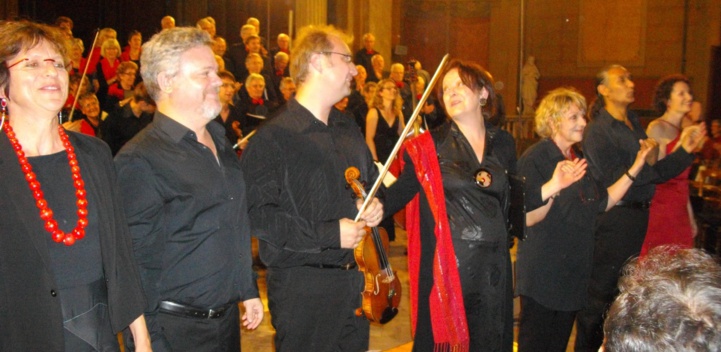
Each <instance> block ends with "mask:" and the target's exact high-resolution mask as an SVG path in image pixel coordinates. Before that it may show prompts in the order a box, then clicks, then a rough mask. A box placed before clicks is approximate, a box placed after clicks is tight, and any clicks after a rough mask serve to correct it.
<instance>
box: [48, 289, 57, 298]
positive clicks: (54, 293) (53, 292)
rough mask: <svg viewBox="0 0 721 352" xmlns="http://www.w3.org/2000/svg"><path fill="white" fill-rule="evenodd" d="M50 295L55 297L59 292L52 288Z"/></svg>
mask: <svg viewBox="0 0 721 352" xmlns="http://www.w3.org/2000/svg"><path fill="white" fill-rule="evenodd" d="M50 295H51V296H53V297H55V296H57V295H58V293H57V292H55V290H50Z"/></svg>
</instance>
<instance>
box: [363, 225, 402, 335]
mask: <svg viewBox="0 0 721 352" xmlns="http://www.w3.org/2000/svg"><path fill="white" fill-rule="evenodd" d="M366 231H367V232H368V233H367V234H366V236H365V238H363V240H362V241H361V243H360V244H359V245H358V247H356V248H355V250H354V251H353V252H354V253H353V254H354V255H355V260H356V263H357V264H358V270H359V271H361V272H362V273H363V276H364V278H365V285H364V288H363V292H361V295H362V296H363V302H362V307H361V308H358V310H357V311H356V315H358V316H360V315H361V314H363V315H365V317H366V318H367V319H368V320H370V321H372V322H376V323H380V324H385V323H387V322H389V321H391V319H393V317H395V316H396V314H398V305H399V304H400V302H401V282H400V280H398V275H396V272H395V271H392V270H391V271H390V275H389V273H388V270H386V268H381V264H380V263H381V262H382V260H381V258H379V257H378V255H379V251H378V250H377V249H376V244H377V243H379V242H380V244H381V245H382V246H383V247H384V251H383V253H388V250H389V245H388V234H387V233H386V232H385V230H383V229H382V228H381V229H378V228H373V229H370V228H366ZM376 235H377V238H376ZM378 240H380V241H378Z"/></svg>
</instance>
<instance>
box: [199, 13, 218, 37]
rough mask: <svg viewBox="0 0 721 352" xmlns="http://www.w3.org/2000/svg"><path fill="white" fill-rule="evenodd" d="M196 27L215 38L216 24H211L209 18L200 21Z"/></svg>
mask: <svg viewBox="0 0 721 352" xmlns="http://www.w3.org/2000/svg"><path fill="white" fill-rule="evenodd" d="M195 25H196V26H197V27H198V29H200V30H203V31H205V32H207V33H208V34H209V35H210V37H211V38H213V37H215V23H213V22H210V20H208V18H207V17H205V18H201V19H199V20H198V22H196V23H195Z"/></svg>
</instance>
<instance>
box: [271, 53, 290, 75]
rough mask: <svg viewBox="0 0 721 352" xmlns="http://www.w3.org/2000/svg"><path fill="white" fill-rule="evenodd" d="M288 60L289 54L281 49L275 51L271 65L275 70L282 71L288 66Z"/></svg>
mask: <svg viewBox="0 0 721 352" xmlns="http://www.w3.org/2000/svg"><path fill="white" fill-rule="evenodd" d="M288 61H290V56H288V54H286V53H284V52H282V51H279V52H277V53H276V54H275V56H274V57H273V65H275V69H276V70H277V71H284V70H285V68H286V67H288Z"/></svg>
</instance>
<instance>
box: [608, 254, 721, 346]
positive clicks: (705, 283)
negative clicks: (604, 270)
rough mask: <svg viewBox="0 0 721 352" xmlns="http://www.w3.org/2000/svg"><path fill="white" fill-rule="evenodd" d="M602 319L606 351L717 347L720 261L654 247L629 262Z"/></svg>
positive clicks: (720, 339)
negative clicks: (617, 290)
mask: <svg viewBox="0 0 721 352" xmlns="http://www.w3.org/2000/svg"><path fill="white" fill-rule="evenodd" d="M619 289H620V291H621V294H620V295H619V296H618V297H617V298H616V301H615V302H614V303H613V305H612V306H611V308H610V309H609V311H608V316H607V318H606V322H605V324H604V333H605V337H606V342H605V345H604V348H605V351H606V352H631V351H633V352H639V351H640V352H643V351H649V352H650V351H719V350H721V331H720V330H721V266H719V264H718V262H717V261H716V259H715V258H713V257H711V256H710V255H708V254H706V253H705V252H703V251H701V250H698V249H678V248H673V247H666V246H662V247H657V248H654V249H652V250H651V251H649V253H648V254H647V255H646V256H644V257H642V258H640V259H635V260H634V261H632V262H631V263H629V264H628V265H627V266H626V267H625V269H624V276H623V277H622V278H621V280H620V281H619Z"/></svg>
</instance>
